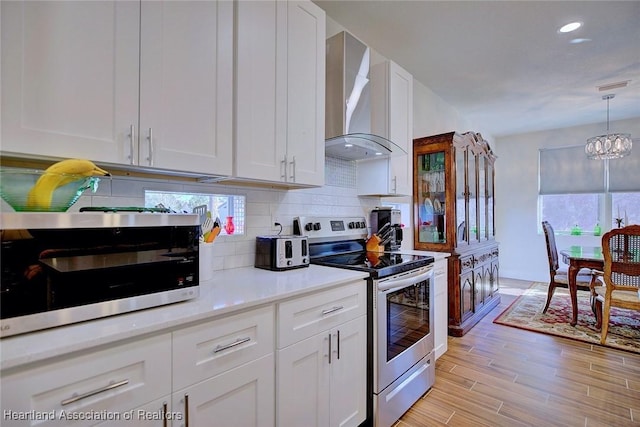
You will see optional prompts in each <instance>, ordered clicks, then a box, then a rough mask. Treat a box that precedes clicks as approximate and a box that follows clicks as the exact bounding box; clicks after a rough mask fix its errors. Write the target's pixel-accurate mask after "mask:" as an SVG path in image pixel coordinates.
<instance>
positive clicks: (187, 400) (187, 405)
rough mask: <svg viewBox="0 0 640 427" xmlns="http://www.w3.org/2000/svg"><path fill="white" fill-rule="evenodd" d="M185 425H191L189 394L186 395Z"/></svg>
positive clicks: (185, 426) (187, 426) (186, 426)
mask: <svg viewBox="0 0 640 427" xmlns="http://www.w3.org/2000/svg"><path fill="white" fill-rule="evenodd" d="M184 427H189V395H188V394H185V395H184Z"/></svg>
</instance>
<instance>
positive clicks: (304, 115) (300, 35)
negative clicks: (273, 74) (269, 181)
mask: <svg viewBox="0 0 640 427" xmlns="http://www.w3.org/2000/svg"><path fill="white" fill-rule="evenodd" d="M287 11H288V13H287V76H288V82H287V107H288V108H287V161H288V162H289V165H288V168H287V174H288V177H287V181H288V182H293V183H296V184H308V185H324V145H325V143H324V97H325V91H324V87H325V49H326V46H325V44H326V37H325V33H326V28H325V27H326V25H325V13H324V11H323V10H322V9H320V8H319V7H318V6H316V5H315V4H313V3H311V2H309V1H290V2H288V8H287Z"/></svg>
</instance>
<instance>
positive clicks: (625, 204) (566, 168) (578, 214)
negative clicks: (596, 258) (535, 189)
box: [538, 145, 640, 234]
mask: <svg viewBox="0 0 640 427" xmlns="http://www.w3.org/2000/svg"><path fill="white" fill-rule="evenodd" d="M538 166H539V168H538V179H539V197H538V225H539V224H540V222H541V221H543V220H547V221H549V222H550V223H551V224H553V227H554V229H555V230H556V232H559V233H567V234H568V233H570V231H571V229H572V228H573V227H575V226H576V225H577V226H578V227H579V228H580V229H581V231H582V232H583V233H592V232H593V229H594V227H595V226H596V224H599V225H600V226H602V228H603V230H606V229H607V228H608V227H605V224H611V225H610V227H617V223H616V221H615V218H619V217H621V218H622V219H623V220H624V212H625V210H626V212H627V218H628V221H629V223H630V224H638V223H640V151H638V150H635V151H633V152H632V154H631V155H629V156H627V157H624V158H622V159H615V160H591V159H588V158H587V157H586V156H585V154H584V148H583V146H582V145H580V146H571V147H561V148H553V149H541V150H540V156H539V164H538ZM618 208H620V215H618Z"/></svg>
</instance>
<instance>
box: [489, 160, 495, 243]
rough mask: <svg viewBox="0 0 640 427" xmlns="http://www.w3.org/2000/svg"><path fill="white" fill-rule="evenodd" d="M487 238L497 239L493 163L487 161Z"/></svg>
mask: <svg viewBox="0 0 640 427" xmlns="http://www.w3.org/2000/svg"><path fill="white" fill-rule="evenodd" d="M487 236H488V238H489V239H493V238H494V237H495V229H494V223H493V163H492V162H491V161H487Z"/></svg>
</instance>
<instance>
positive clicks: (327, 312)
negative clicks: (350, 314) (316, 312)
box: [322, 305, 344, 316]
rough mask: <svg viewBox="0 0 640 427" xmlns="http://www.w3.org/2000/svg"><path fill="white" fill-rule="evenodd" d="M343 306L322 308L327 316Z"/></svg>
mask: <svg viewBox="0 0 640 427" xmlns="http://www.w3.org/2000/svg"><path fill="white" fill-rule="evenodd" d="M343 308H344V307H343V306H341V305H340V306H336V307H333V308H329V309H327V310H322V315H323V316H326V315H327V314H329V313H333V312H334V311H338V310H342V309H343Z"/></svg>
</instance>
